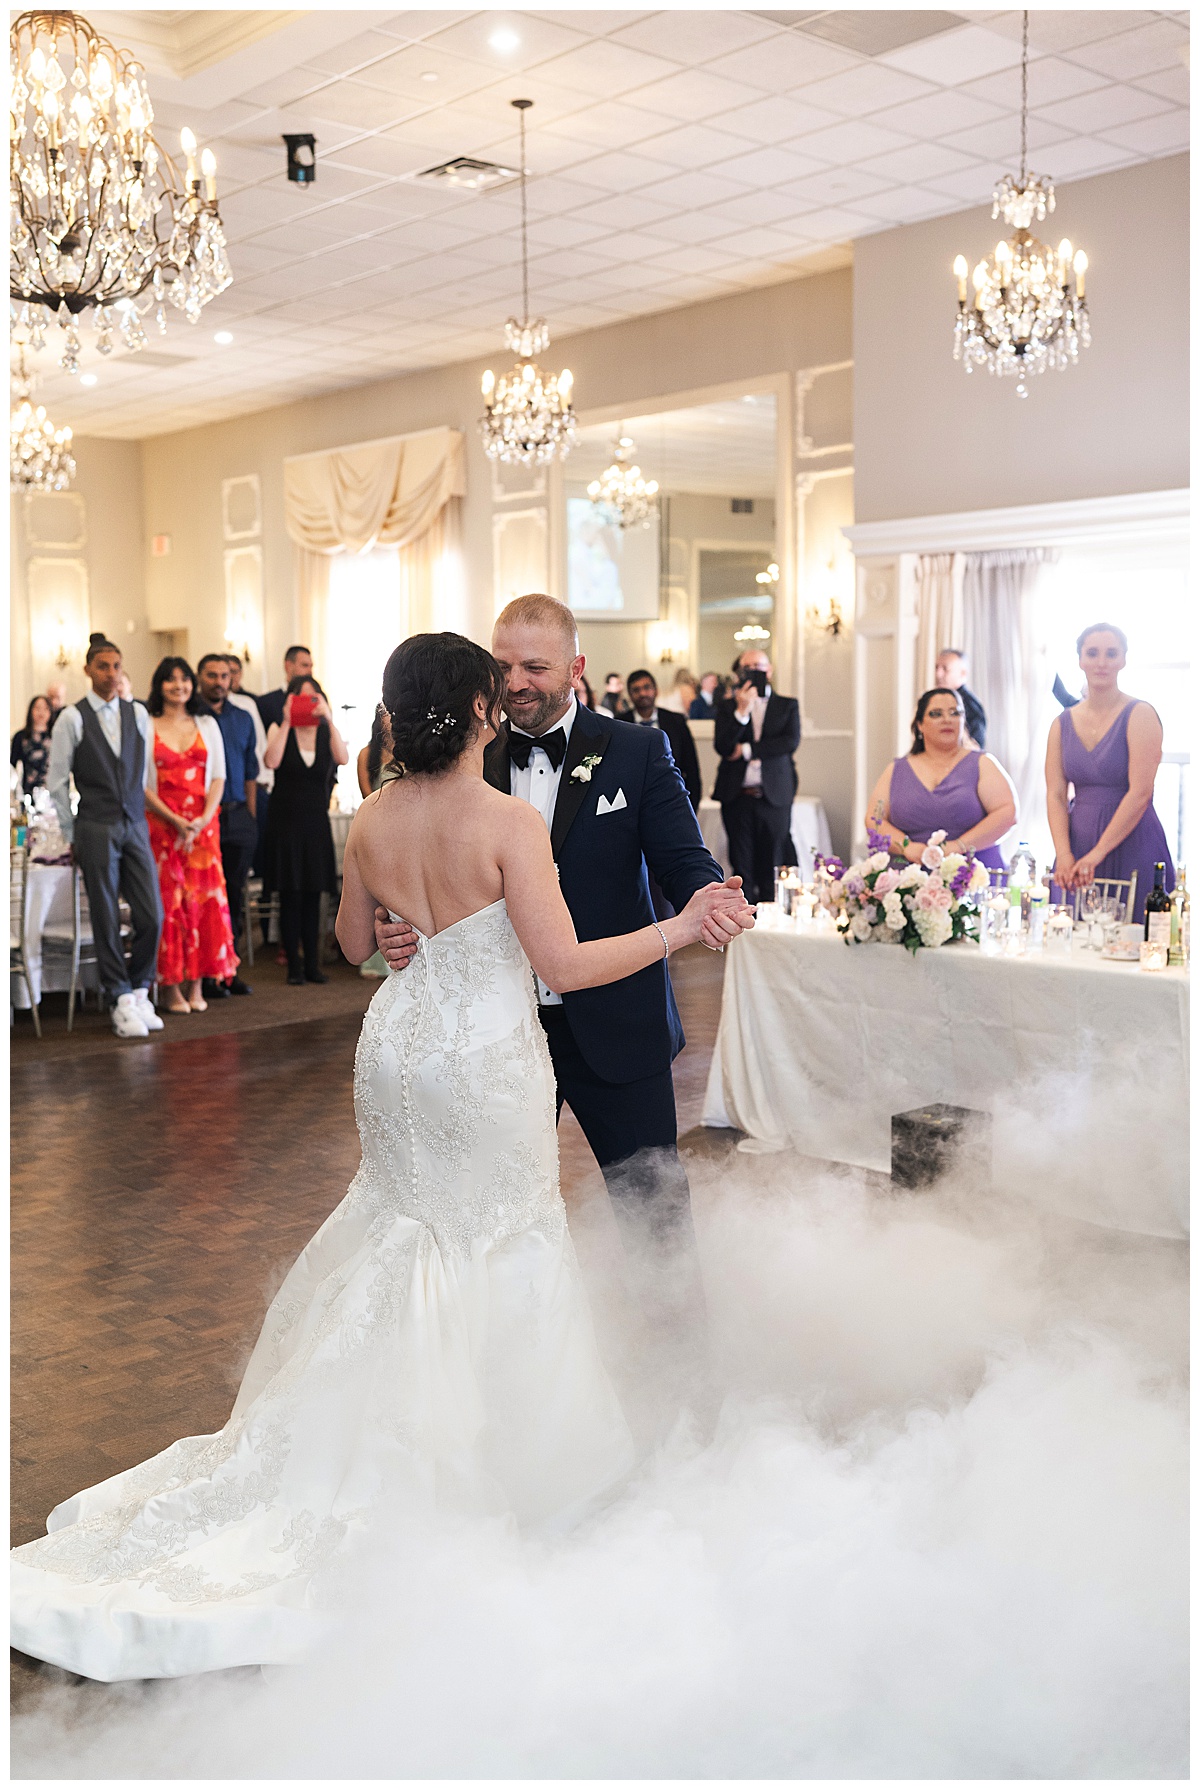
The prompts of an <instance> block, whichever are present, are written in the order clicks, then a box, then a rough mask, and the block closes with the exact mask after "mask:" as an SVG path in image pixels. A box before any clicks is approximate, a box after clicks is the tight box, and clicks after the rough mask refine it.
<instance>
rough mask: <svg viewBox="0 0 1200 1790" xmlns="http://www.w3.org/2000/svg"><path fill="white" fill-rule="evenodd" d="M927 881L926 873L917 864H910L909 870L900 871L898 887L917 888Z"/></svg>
mask: <svg viewBox="0 0 1200 1790" xmlns="http://www.w3.org/2000/svg"><path fill="white" fill-rule="evenodd" d="M924 881H925V873H924V871H923V870H922V869H921V868H920V866H919V865H917V864H910V865H909V867H908V869H907V870H902V871H901V872H900V881H899V882H898V883H897V884H896V887H897V888H898V889H916V888H919V887H920V885H921V884H922V883H923V882H924Z"/></svg>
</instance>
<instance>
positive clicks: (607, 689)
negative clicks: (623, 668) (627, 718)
mask: <svg viewBox="0 0 1200 1790" xmlns="http://www.w3.org/2000/svg"><path fill="white" fill-rule="evenodd" d="M600 707H601V708H602V709H607V710H608V712H609V714H610V715H615V716H617V717H618V718H619V717H620V716H622V715H627V714H628V713H629V702H628V699H627V698H626V695H625V680H624V679H623V678H622V676H621V674H620V672H619V671H610V672H609V674H608V676H607V677H606V678H605V680H604V695H603V696H602V697H601V698H600Z"/></svg>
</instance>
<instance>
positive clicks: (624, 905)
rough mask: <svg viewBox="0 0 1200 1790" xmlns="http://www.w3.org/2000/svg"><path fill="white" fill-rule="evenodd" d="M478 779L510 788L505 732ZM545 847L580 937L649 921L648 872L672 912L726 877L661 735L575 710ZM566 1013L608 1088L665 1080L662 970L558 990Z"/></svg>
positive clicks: (674, 1028) (676, 1030) (670, 1009)
mask: <svg viewBox="0 0 1200 1790" xmlns="http://www.w3.org/2000/svg"><path fill="white" fill-rule="evenodd" d="M597 755H599V759H600V762H599V763H598V764H597V765H595V766H594V767H592V768H591V771H590V776H589V777H587V778H586V780H585V779H583V778H580V777H576V776H575V775H574V773H575V772H576V771H577V770H579V768H580V767H581V766H582V765H583V761H584V759H585V758H593V757H595V756H597ZM484 776H485V777H486V778H487V780H488V782H489V783H491V784H494V786H495V787H496V788H497V789H502V790H503V791H504V792H505V794H507V793H508V791H509V757H508V735H507V731H506V730H505V731H502V732H501V733H500V735H499V736H498V738H497V739H495V740H493V742H492V744H491V746H490V747H489V748H488V751H487V753H486V755H485V757H484ZM614 804H615V806H614ZM550 843H551V846H552V848H553V851H554V857H555V861H556V862H557V864H558V877H559V883H560V886H561V888H562V892H563V898H564V899H565V901H566V904H567V906H568V907H569V908H570V910H571V918H572V920H574V922H575V932H576V936H577V937H578V938H580V939H600V938H611V937H612V936H613V935H614V934H615V933H620V932H634V931H636V930H637V928H638V927H639V926H649V925H650V923H651V921H652V920H653V919H654V908H653V906H652V904H651V900H650V888H649V884H648V882H647V879H646V866H647V865H649V867H650V870H651V871H652V873H653V875H654V876H655V878H656V879H657V881H658V883H659V885H660V887H661V888H662V890H663V892H664V893H665V895H666V897H667V899H668V901H670V903H671V905H672V906H673V907H674V908H675V909H676V910H679V909H681V908H684V907H686V906H687V903H688V901H689V900H690V899H691V897H692V896H693V895H694V894H695V892H696V890H697V889H702V888H704V886H705V885H706V884H707V883H719V882H722V881H723V880H724V877H723V873H722V871H721V867H720V865H719V864H718V863H717V861H716V859H715V858H713V857H712V856H711V854H710V853H709V851H708V849H707V848H706V846H705V844H704V841H703V839H702V838H701V836H700V828H699V826H698V825H697V823H696V816H695V813H694V812H693V809H692V805H691V802H690V801H689V800H688V794H687V791H686V789H685V788H684V785H683V778H682V776H681V775H680V772H679V769H678V767H677V765H676V763H675V760H674V759H673V758H672V756H671V751H670V747H669V745H668V743H667V739H666V736H665V735H664V734H662V733H660V732H659V731H658V729H657V728H651V727H629V726H628V725H622V724H621V723H620V722H618V721H614V720H613V719H612V718H611V717H610V716H608V715H598V714H595V713H593V711H592V710H591V709H585V708H583V707H580V708H578V709H577V710H576V713H575V721H574V724H573V726H572V728H571V737H570V740H569V741H568V744H567V754H566V757H565V758H564V760H563V767H562V779H561V781H560V783H559V786H558V800H557V802H556V803H555V807H554V821H553V825H552V827H551V831H550ZM563 1008H564V1011H565V1013H566V1017H567V1021H568V1023H569V1025H570V1028H571V1034H572V1036H573V1037H574V1039H575V1041H576V1043H577V1044H578V1046H579V1049H580V1051H581V1052H582V1054H583V1057H584V1060H585V1061H586V1062H587V1063H588V1065H589V1066H590V1067H591V1068H592V1069H593V1070H594V1071H595V1073H596V1074H597V1075H599V1076H602V1077H603V1079H604V1080H605V1081H610V1082H618V1083H624V1082H632V1081H640V1080H641V1079H642V1078H643V1077H644V1076H647V1075H657V1074H661V1073H662V1071H663V1070H664V1069H669V1068H670V1066H671V1061H672V1059H673V1058H674V1057H677V1056H678V1055H679V1052H680V1051H681V1050H682V1049H683V1044H684V1038H683V1028H682V1026H681V1025H680V1023H679V1013H678V1011H677V1009H676V1006H675V997H674V995H673V994H672V992H671V979H670V977H669V976H668V975H667V966H666V964H665V963H661V964H658V963H655V964H651V965H650V967H649V969H644V970H639V971H638V972H637V974H636V975H634V976H626V977H625V979H624V980H623V981H621V982H609V983H606V984H605V985H604V986H603V987H602V988H581V989H577V990H576V991H575V992H574V993H569V994H565V995H564V996H563Z"/></svg>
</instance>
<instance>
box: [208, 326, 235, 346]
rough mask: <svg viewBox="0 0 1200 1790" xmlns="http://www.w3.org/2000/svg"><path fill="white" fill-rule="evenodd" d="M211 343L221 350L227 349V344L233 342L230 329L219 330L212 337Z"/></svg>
mask: <svg viewBox="0 0 1200 1790" xmlns="http://www.w3.org/2000/svg"><path fill="white" fill-rule="evenodd" d="M213 341H214V342H216V343H217V345H218V346H219V347H221V348H228V346H229V344H230V343H231V342H232V341H233V331H232V330H231V329H219V330H218V331H217V333H216V335H215V336H214V337H213Z"/></svg>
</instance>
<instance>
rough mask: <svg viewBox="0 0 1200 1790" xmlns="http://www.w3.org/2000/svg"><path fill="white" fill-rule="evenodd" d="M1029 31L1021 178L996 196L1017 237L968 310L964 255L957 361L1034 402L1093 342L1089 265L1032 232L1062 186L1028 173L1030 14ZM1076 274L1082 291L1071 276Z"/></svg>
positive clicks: (1024, 36) (1008, 181) (977, 277)
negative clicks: (1037, 385) (1009, 379)
mask: <svg viewBox="0 0 1200 1790" xmlns="http://www.w3.org/2000/svg"><path fill="white" fill-rule="evenodd" d="M1022 18H1023V21H1024V23H1023V26H1022V32H1021V173H1020V176H1019V178H1017V179H1014V178H1013V176H1012V175H1011V174H1006V175H1005V177H1004V179H1003V180H1002V181H1001V182H1000V184H999V185H998V186H997V187H996V189H995V191H994V193H993V195H992V216H993V217H994V218H996V217H1000V216H1001V214H1003V217H1004V221H1005V223H1006V224H1007V225H1008V226H1009V228H1010V229H1011V231H1012V235H1011V237H1010V238H1009V240H1008V241H1007V242H998V243H997V244H996V250H995V253H994V254H993V255H987V256H985V257H984V259H983V260H982V261H980V262H979V264H978V266H977V267H976V268H975V271H974V273H973V274H972V275H971V281H972V284H973V285H974V287H975V302H974V305H973V306H968V304H967V261H966V257H965V256H964V255H958V256H956V258H955V262H954V273H955V277H956V279H957V281H958V320H957V322H956V323H955V326H954V358H955V360H961V361H962V363H963V366H964V368H965V370H966V371H967V372H968V373H970V372H972V371H973V370H974V369H975V368H976V367H986V368H987V370H988V372H989V373H997V374H1000V375H1001V376H1014V377H1015V378H1016V379H1017V382H1018V383H1017V396H1018V398H1024V397H1027V396H1028V392H1027V389H1026V385H1025V381H1026V379H1028V378H1030V377H1031V376H1032V375H1033V374H1034V373H1044V372H1045V371H1046V369H1047V368H1048V367H1056V368H1061V367H1068V366H1071V365H1072V364H1073V362H1075V361H1076V360H1078V358H1079V350H1080V349H1081V348H1086V347H1087V346H1088V343H1089V342H1090V341H1091V330H1090V328H1089V326H1088V312H1087V302H1086V299H1085V298H1084V276H1085V275H1086V273H1087V265H1088V259H1087V256H1086V255H1085V254H1084V252H1083V250H1082V249H1079V250H1078V251H1075V252H1073V251H1072V248H1071V244H1070V243H1069V242H1068V241H1067V239H1066V238H1065V237H1064V238H1063V240H1062V242H1060V243H1059V245H1058V248H1057V250H1056V251H1052V250H1050V249H1049V248H1047V247H1046V245H1045V243H1041V242H1039V241H1038V240H1037V238H1036V236H1032V235H1030V231H1029V226H1030V224H1031V223H1032V222H1033V220H1034V218H1035V217H1036V218H1037V220H1038V221H1039V223H1040V222H1041V221H1042V219H1044V218H1045V216H1046V214H1047V212H1051V211H1053V210H1054V186H1053V184H1052V182H1051V181H1049V180H1047V179H1046V178H1045V176H1044V175H1037V174H1030V173H1029V172H1028V169H1027V167H1026V138H1027V127H1028V111H1029V14H1028V13H1027V12H1026V13H1024V14H1022ZM1072 272H1073V273H1074V275H1075V284H1074V289H1073V290H1072V286H1071V274H1072Z"/></svg>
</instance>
